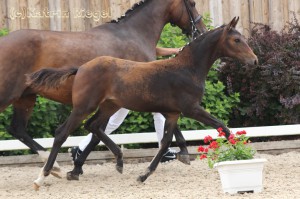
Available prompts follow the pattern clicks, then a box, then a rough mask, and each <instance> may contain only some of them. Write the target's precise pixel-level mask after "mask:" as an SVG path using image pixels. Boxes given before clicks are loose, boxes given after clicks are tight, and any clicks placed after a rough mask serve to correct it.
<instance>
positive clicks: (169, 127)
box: [137, 113, 179, 182]
mask: <svg viewBox="0 0 300 199" xmlns="http://www.w3.org/2000/svg"><path fill="white" fill-rule="evenodd" d="M165 117H166V122H165V128H164V129H165V133H164V137H163V139H162V141H161V147H160V148H159V151H158V153H157V154H156V156H155V157H154V158H153V159H152V161H151V163H150V165H149V167H148V168H147V170H146V172H145V174H144V175H140V176H139V177H138V179H137V180H138V181H140V182H144V181H145V180H146V179H147V178H148V177H149V176H150V175H151V174H152V173H153V172H154V171H155V169H156V168H157V166H158V164H159V162H160V159H161V158H162V156H163V154H164V153H165V152H166V151H167V149H168V147H169V146H170V144H171V142H172V138H173V133H174V129H175V128H176V127H177V120H178V117H179V114H175V113H173V114H166V115H165Z"/></svg>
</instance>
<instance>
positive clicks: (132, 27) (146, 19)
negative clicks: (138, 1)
mask: <svg viewBox="0 0 300 199" xmlns="http://www.w3.org/2000/svg"><path fill="white" fill-rule="evenodd" d="M167 2H169V1H160V0H159V1H157V0H147V1H146V2H145V3H144V5H140V7H136V8H134V10H132V11H131V13H130V14H128V15H127V16H125V17H124V18H122V19H120V21H119V22H117V23H116V25H117V26H119V27H118V29H120V30H127V31H128V34H129V35H130V34H131V35H134V37H135V39H136V40H138V39H141V40H142V41H143V43H144V45H148V46H149V45H150V46H151V47H153V48H155V47H156V44H157V42H158V40H159V38H160V35H161V32H162V30H163V28H164V26H165V25H166V24H167V23H168V22H169V16H168V15H169V11H168V10H169V9H170V8H169V6H168V4H169V3H167Z"/></svg>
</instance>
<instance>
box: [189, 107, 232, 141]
mask: <svg viewBox="0 0 300 199" xmlns="http://www.w3.org/2000/svg"><path fill="white" fill-rule="evenodd" d="M183 115H184V116H186V117H189V118H192V119H195V120H197V121H199V122H202V123H203V124H206V125H209V126H211V127H213V128H215V129H218V128H220V127H221V128H222V129H223V131H224V132H225V136H226V138H227V139H228V137H229V136H230V130H229V129H228V128H227V126H226V125H225V124H224V123H223V122H221V121H219V120H218V119H216V118H215V117H214V116H212V115H211V114H209V113H208V112H207V111H205V110H204V109H203V108H202V107H201V106H200V105H198V104H196V105H194V106H192V107H190V108H188V109H186V110H185V111H184V112H183Z"/></svg>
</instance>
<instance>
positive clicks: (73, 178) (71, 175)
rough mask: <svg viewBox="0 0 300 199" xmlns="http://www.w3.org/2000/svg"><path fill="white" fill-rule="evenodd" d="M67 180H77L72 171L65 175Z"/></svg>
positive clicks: (76, 175)
mask: <svg viewBox="0 0 300 199" xmlns="http://www.w3.org/2000/svg"><path fill="white" fill-rule="evenodd" d="M67 180H79V175H78V174H73V173H72V171H69V172H68V173H67Z"/></svg>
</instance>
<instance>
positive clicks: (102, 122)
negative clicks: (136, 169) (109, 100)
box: [67, 105, 123, 180]
mask: <svg viewBox="0 0 300 199" xmlns="http://www.w3.org/2000/svg"><path fill="white" fill-rule="evenodd" d="M102 107H103V105H101V110H100V111H99V110H98V111H97V113H95V114H94V115H93V117H92V118H91V119H89V120H88V121H87V122H86V124H85V128H86V129H87V130H88V131H91V132H93V136H92V140H91V141H90V143H89V144H88V145H87V147H86V148H85V149H84V151H83V152H82V153H81V154H80V156H79V157H78V158H77V159H76V160H75V162H74V166H75V167H74V169H73V170H72V171H70V172H68V173H67V179H68V180H79V175H80V174H82V172H83V171H82V166H83V164H84V162H85V160H86V158H87V156H88V155H89V154H90V152H91V151H92V150H93V149H94V148H95V146H97V144H99V142H100V138H103V136H106V137H107V135H106V134H104V133H103V131H104V130H103V129H105V127H106V125H107V123H108V119H109V118H110V115H112V114H113V111H114V110H118V109H119V108H116V107H112V106H111V105H110V106H108V105H107V107H108V108H106V109H105V107H103V108H102ZM102 110H104V111H105V110H107V112H106V114H105V115H104V114H102ZM107 117H108V119H105V118H107ZM95 129H96V130H95ZM99 129H100V130H99ZM97 131H100V132H101V135H100V136H98V135H97V134H98V132H97ZM102 133H103V134H104V135H103V134H102ZM105 139H108V140H110V138H108V137H107V138H104V139H103V140H102V139H101V140H102V141H103V142H104V144H106V145H107V147H108V148H109V149H110V150H111V151H112V152H113V153H114V154H115V156H116V159H117V165H116V169H117V171H119V172H120V173H122V172H123V154H122V152H121V149H120V148H119V147H118V146H117V145H115V143H113V142H112V141H111V140H110V141H105Z"/></svg>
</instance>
